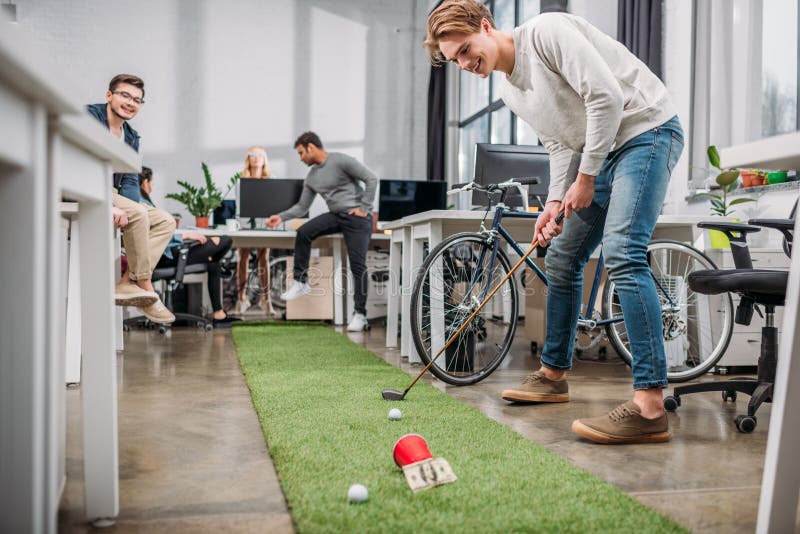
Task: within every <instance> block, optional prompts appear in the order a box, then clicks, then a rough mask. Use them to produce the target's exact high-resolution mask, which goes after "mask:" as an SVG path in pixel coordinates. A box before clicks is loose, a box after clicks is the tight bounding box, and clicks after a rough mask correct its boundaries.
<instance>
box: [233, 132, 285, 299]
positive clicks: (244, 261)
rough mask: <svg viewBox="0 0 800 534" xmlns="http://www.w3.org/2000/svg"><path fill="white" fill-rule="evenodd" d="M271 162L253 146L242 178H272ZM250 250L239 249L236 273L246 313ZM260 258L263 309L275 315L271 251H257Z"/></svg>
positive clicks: (247, 157) (258, 147) (246, 158)
mask: <svg viewBox="0 0 800 534" xmlns="http://www.w3.org/2000/svg"><path fill="white" fill-rule="evenodd" d="M270 177H271V173H270V170H269V161H268V160H267V151H266V150H264V149H263V148H262V147H260V146H251V147H250V148H249V149H247V155H246V156H245V159H244V171H242V178H270ZM251 250H252V249H250V248H240V249H239V262H238V266H237V271H236V280H237V284H238V290H239V301H238V305H237V308H238V311H239V313H244V312H245V311H247V308H249V307H250V300H249V299H248V298H247V278H248V276H247V275H248V273H247V267H248V264H249V263H250V251H251ZM256 253H257V257H258V278H259V281H260V284H261V288H260V289H261V308H262V309H263V310H264V311H266V312H268V313H270V314H274V313H275V310H274V309H273V308H272V301H271V300H270V295H269V249H268V248H260V249H256Z"/></svg>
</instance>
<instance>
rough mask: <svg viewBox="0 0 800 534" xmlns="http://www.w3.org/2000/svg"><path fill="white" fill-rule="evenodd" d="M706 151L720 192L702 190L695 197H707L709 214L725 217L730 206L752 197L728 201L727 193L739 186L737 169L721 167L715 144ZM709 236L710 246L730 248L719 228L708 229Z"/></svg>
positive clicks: (732, 211)
mask: <svg viewBox="0 0 800 534" xmlns="http://www.w3.org/2000/svg"><path fill="white" fill-rule="evenodd" d="M706 153H707V154H708V161H709V163H711V166H712V167H714V168H715V169H717V170H718V171H719V174H717V177H716V178H715V181H716V182H717V184H718V185H719V188H720V190H721V191H722V194H721V195H718V194H715V193H711V192H703V193H698V194H696V195H695V197H696V198H697V197H708V199H709V201H710V202H711V214H712V215H719V216H720V217H727V216H729V215H731V214H733V213H734V211H735V210H731V206H735V205H736V204H743V203H745V202H754V201H755V199H754V198H745V197H743V198H736V199H733V200H731V201H730V202H728V193H730V192H732V191H733V190H734V189H736V188H737V187H738V186H739V182H738V181H737V180H738V178H739V170H738V169H723V168H722V167H721V166H720V162H719V151H718V150H717V147H716V146H714V145H711V146H710V147H708V150H707V151H706ZM709 237H710V238H711V247H712V248H730V246H731V244H730V241H729V240H728V237H727V236H726V235H725V234H724V233H723V232H720V231H719V230H709Z"/></svg>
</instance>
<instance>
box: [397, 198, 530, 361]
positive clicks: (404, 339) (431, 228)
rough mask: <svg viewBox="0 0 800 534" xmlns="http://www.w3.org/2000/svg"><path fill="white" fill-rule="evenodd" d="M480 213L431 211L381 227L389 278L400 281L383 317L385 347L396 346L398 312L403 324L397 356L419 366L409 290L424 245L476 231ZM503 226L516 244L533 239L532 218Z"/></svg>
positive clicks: (430, 246)
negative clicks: (388, 235) (387, 236)
mask: <svg viewBox="0 0 800 534" xmlns="http://www.w3.org/2000/svg"><path fill="white" fill-rule="evenodd" d="M493 213H494V212H492V213H490V214H489V215H488V216H486V226H487V227H488V226H491V224H492V216H493ZM484 216H485V212H484V211H467V210H431V211H426V212H423V213H417V214H415V215H410V216H408V217H403V218H402V219H400V220H399V221H392V222H390V223H385V224H384V225H383V227H384V228H386V229H387V230H391V231H392V239H391V248H390V256H389V265H390V266H391V271H392V273H391V274H392V276H394V277H395V278H400V279H401V280H402V287H400V285H401V284H398V283H397V282H394V284H393V285H392V289H391V291H390V292H389V302H388V306H387V310H388V311H387V314H388V315H387V318H386V346H387V347H396V346H397V322H398V320H397V311H396V310H400V311H401V314H402V317H403V321H402V330H401V332H400V354H401V356H408V361H409V362H411V363H419V362H421V361H422V360H421V359H420V357H419V355H418V354H417V351H416V349H415V347H414V342H413V341H412V339H411V324H410V318H411V290H412V288H413V285H414V279H415V278H416V273H417V272H418V271H419V269H420V267H421V266H422V261H423V260H424V257H423V251H424V245H425V243H428V249H429V250H430V249H433V247H435V246H436V245H438V244H439V243H441V242H442V240H443V239H445V238H447V237H449V236H451V235H453V234H457V233H459V232H476V231H478V230H479V229H480V221H481V220H483V219H484ZM503 227H504V228H505V229H506V230H508V232H509V233H510V234H511V236H512V237H513V238H514V239H516V240H517V241H520V242H524V241H531V240H532V239H533V219H522V218H520V219H517V218H512V217H507V218H505V219H503ZM398 267H401V268H402V276H400V277H398V276H397V275H396V274H395V273H396V272H397V271H395V269H397V268H398Z"/></svg>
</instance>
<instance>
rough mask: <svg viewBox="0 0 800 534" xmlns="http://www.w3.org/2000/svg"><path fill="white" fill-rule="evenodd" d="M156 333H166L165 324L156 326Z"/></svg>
mask: <svg viewBox="0 0 800 534" xmlns="http://www.w3.org/2000/svg"><path fill="white" fill-rule="evenodd" d="M158 333H159V334H166V333H167V327H166V326H163V325H162V326H159V327H158Z"/></svg>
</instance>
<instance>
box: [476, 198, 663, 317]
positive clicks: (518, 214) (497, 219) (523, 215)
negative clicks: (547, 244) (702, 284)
mask: <svg viewBox="0 0 800 534" xmlns="http://www.w3.org/2000/svg"><path fill="white" fill-rule="evenodd" d="M504 217H511V218H516V219H537V218H538V217H539V213H528V212H522V211H512V210H509V209H507V208H505V207H504V206H502V204H500V205H498V206H497V208H496V209H495V212H494V217H493V218H492V225H491V227H490V228H489V229H486V228H485V227H483V224H481V232H482V233H485V234H488V235H489V236H490V238H491V243H492V248H491V258H490V263H489V265H494V264H495V261H496V260H497V250H498V247H499V246H500V240H499V239H498V235H499V237H502V238H503V239H504V240H505V241H506V243H508V244H509V245H510V246H511V248H512V249H513V250H514V252H516V253H517V254H518V255H519V256H520V257H522V256H524V255H525V251H524V250H522V249H521V248H520V246H519V245H518V244H517V242H516V240H515V239H514V238H513V237H511V234H509V233H508V230H506V229H505V228H504V227H503V224H502V220H503V218H504ZM485 253H486V249H483V250H481V256H480V257H479V258H478V265H482V264H483V259H484V257H483V255H484V254H485ZM525 264H526V265H527V266H528V267H530V268H531V269H532V270H533V272H534V273H536V276H537V277H538V278H539V280H541V281H542V283H544V285H545V286H546V285H548V282H547V275H546V274H545V273H544V272H542V270H541V269H539V267H538V266H537V265H536V264H535V263H534V262H533V260H532V259H531V258H530V256H528V257H527V258H525ZM604 266H605V262H604V260H603V251H602V249H601V250H600V257H599V258H598V260H597V267H596V268H595V272H594V280H593V281H592V289H591V292H590V293H589V301H588V302H587V304H586V314H584V313H583V310H581V313H580V315H579V316H578V324H582V325H584V326H588V327H590V328H596V327H598V326H605V325H608V324H614V323H621V322H622V321H623V320H624V319H623V318H622V317H612V318H609V319H600V320H598V321H595V320H594V319H592V317H591V312H592V310H594V309H595V302H596V300H597V294H598V292H599V289H600V281H601V280H602V275H603V268H604ZM478 275H479V273H477V272H476V273H475V274H474V275H473V280H472V281H471V284H470V285H471V286H472V287H474V286H475V284H476V283H477V282H478V280H477V276H478ZM650 276H651V277H652V279H653V282H655V284H656V287H658V289H659V290H660V291H661V293H662V294H663V295H664V297H665V298H666V299H667V301H668V302H669V305H670V306H672V307H674V306H675V303H674V302H673V301H672V298H671V297H670V295H669V293H668V292H667V291H665V290H664V287H663V286H662V285H661V283H660V282H659V281H658V279H657V278H656V277H655V275H654V274H653V272H652V271H650ZM490 283H491V280H489V279H487V281H486V286H485V287H484V288H483V291H482V295H481V300H483V299H485V298H486V295H487V294H488V292H489V290H490V289H491V288H490Z"/></svg>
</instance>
